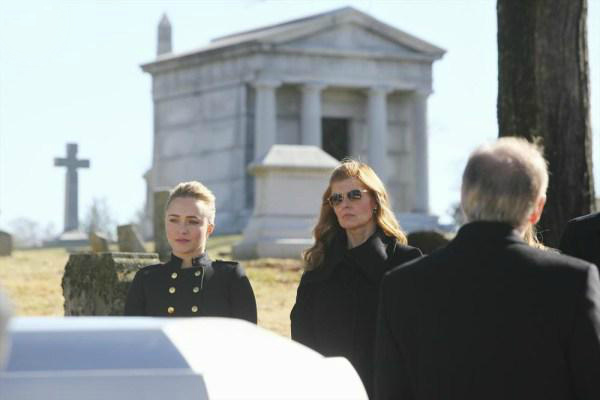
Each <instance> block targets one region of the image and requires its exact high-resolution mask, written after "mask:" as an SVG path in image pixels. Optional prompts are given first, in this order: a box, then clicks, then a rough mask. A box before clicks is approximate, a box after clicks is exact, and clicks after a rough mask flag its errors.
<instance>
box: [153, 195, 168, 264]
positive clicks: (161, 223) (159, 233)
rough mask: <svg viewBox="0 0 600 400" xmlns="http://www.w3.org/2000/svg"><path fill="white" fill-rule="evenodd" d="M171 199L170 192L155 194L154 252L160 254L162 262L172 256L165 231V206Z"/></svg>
mask: <svg viewBox="0 0 600 400" xmlns="http://www.w3.org/2000/svg"><path fill="white" fill-rule="evenodd" d="M168 199H169V191H168V190H159V191H156V192H154V213H153V215H154V218H153V226H154V228H153V232H154V251H155V252H156V253H158V256H159V257H160V259H161V261H167V260H168V259H169V257H170V255H171V246H169V242H168V241H167V233H166V231H165V206H166V205H167V200H168Z"/></svg>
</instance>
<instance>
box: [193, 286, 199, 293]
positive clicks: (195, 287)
mask: <svg viewBox="0 0 600 400" xmlns="http://www.w3.org/2000/svg"><path fill="white" fill-rule="evenodd" d="M192 290H193V291H194V293H198V292H199V291H200V288H199V287H198V286H194V288H193V289H192Z"/></svg>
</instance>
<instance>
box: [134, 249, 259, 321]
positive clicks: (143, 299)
mask: <svg viewBox="0 0 600 400" xmlns="http://www.w3.org/2000/svg"><path fill="white" fill-rule="evenodd" d="M181 262H182V260H181V259H180V258H178V257H176V256H174V255H171V259H170V260H169V261H168V262H167V263H164V264H156V265H150V266H147V267H144V268H142V269H140V270H139V271H138V272H137V273H136V274H135V277H134V278H133V282H132V283H131V287H130V288H129V293H128V295H127V301H126V303H125V315H137V316H154V317H201V316H204V317H229V318H240V319H245V320H246V321H249V322H253V323H256V300H255V298H254V291H253V290H252V286H251V285H250V281H249V280H248V278H247V277H246V274H245V272H244V269H243V268H242V266H241V265H239V264H238V263H237V262H233V261H212V260H211V259H210V258H209V257H208V256H207V255H206V254H203V255H202V256H200V257H198V258H196V259H194V260H193V262H192V264H193V265H192V267H189V268H182V267H181Z"/></svg>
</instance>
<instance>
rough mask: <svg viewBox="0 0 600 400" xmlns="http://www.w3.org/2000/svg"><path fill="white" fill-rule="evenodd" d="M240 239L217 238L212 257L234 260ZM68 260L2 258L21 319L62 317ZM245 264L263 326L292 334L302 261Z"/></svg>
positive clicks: (33, 255)
mask: <svg viewBox="0 0 600 400" xmlns="http://www.w3.org/2000/svg"><path fill="white" fill-rule="evenodd" d="M239 239H240V237H239V236H222V237H213V238H211V239H210V240H209V247H208V252H209V254H210V255H211V257H213V258H221V259H229V258H230V257H229V255H230V251H231V245H232V244H233V243H235V241H237V240H239ZM147 247H148V248H151V247H152V245H151V244H148V245H147ZM68 258H69V254H68V253H67V252H66V251H65V250H64V249H59V248H57V249H35V250H17V251H15V252H13V255H12V256H10V257H0V287H2V288H3V289H4V290H5V291H6V292H7V293H8V296H9V298H10V299H11V300H12V302H13V303H14V306H15V312H16V314H17V315H21V316H31V315H63V301H64V299H63V296H62V288H61V286H60V285H61V279H62V274H63V271H64V267H65V264H66V263H67V260H68ZM243 265H244V267H245V268H246V272H247V274H248V277H249V279H250V282H251V283H252V287H253V288H254V293H255V295H256V302H257V304H258V323H259V325H260V326H262V327H264V328H267V329H270V330H272V331H274V332H276V333H279V334H280V335H283V336H289V334H290V322H289V314H290V310H291V308H292V306H293V304H294V300H295V298H296V288H297V286H298V282H299V280H300V275H301V274H302V272H301V264H300V261H299V260H280V259H261V260H253V261H246V262H243Z"/></svg>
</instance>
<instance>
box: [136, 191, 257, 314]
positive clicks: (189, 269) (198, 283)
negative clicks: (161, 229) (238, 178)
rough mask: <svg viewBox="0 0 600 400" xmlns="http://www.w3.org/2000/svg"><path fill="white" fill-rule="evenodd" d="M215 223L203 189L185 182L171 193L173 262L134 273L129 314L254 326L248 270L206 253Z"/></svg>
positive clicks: (169, 214)
mask: <svg viewBox="0 0 600 400" xmlns="http://www.w3.org/2000/svg"><path fill="white" fill-rule="evenodd" d="M214 220H215V196H214V195H213V194H212V192H211V191H210V190H209V189H208V188H206V187H205V186H204V185H202V184H201V183H199V182H184V183H180V184H179V185H177V186H176V187H175V188H174V189H173V190H172V191H171V194H170V196H169V199H168V201H167V206H166V212H165V227H166V232H167V240H168V241H169V245H170V246H171V249H172V255H171V259H170V260H169V261H168V262H167V263H165V264H157V265H150V266H148V267H145V268H142V269H141V270H139V271H138V272H137V273H136V275H135V277H134V279H133V282H132V284H131V287H130V289H129V293H128V295H127V301H126V304H125V315H140V316H157V317H171V316H173V317H199V316H212V317H230V318H240V319H245V320H247V321H250V322H253V323H256V300H255V298H254V292H253V290H252V286H251V285H250V282H249V281H248V278H247V277H246V274H245V273H244V269H243V268H242V267H241V266H240V265H239V264H238V263H237V262H229V261H212V260H211V259H210V258H209V257H208V255H207V254H206V253H205V248H206V241H207V239H208V237H209V236H210V234H211V233H212V232H213V230H214Z"/></svg>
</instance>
